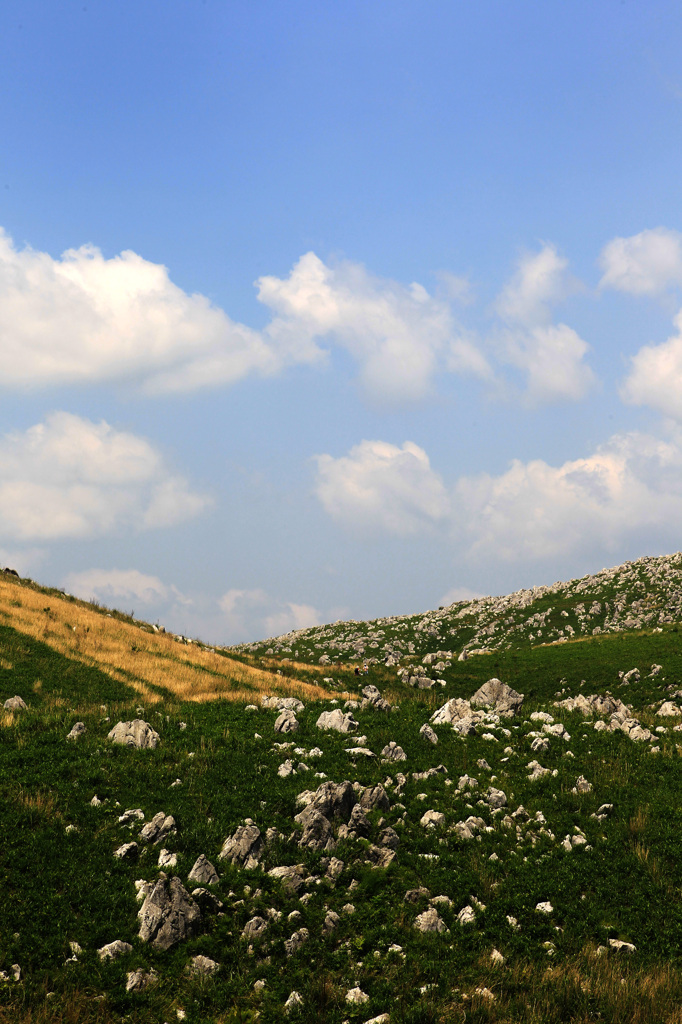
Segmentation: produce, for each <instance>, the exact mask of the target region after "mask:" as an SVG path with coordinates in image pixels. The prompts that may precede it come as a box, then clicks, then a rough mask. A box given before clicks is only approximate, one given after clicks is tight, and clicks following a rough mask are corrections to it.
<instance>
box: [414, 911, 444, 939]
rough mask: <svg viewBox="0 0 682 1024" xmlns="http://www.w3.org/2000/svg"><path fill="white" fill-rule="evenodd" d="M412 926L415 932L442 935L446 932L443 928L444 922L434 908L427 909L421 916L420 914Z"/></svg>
mask: <svg viewBox="0 0 682 1024" xmlns="http://www.w3.org/2000/svg"><path fill="white" fill-rule="evenodd" d="M414 926H415V928H416V929H417V931H420V932H425V933H427V932H437V933H438V934H442V933H443V932H447V931H448V929H447V928H446V927H445V922H444V921H443V919H442V918H441V916H440V915H439V913H438V911H437V910H436V908H435V907H429V909H428V910H425V911H424V913H423V914H420V915H419V917H418V918H417V919H416V921H415V922H414Z"/></svg>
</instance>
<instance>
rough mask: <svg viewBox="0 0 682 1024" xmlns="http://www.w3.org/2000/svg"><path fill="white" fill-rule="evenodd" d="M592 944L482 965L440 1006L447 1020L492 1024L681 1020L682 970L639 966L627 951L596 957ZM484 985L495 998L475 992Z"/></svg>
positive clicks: (677, 1023)
mask: <svg viewBox="0 0 682 1024" xmlns="http://www.w3.org/2000/svg"><path fill="white" fill-rule="evenodd" d="M595 953H596V949H595V948H594V947H591V948H586V949H585V950H583V953H582V955H581V956H579V957H574V958H572V959H570V960H567V961H565V962H564V963H561V964H557V965H549V966H548V967H547V968H546V969H545V970H544V971H543V970H539V969H538V966H537V964H532V963H527V962H521V963H517V964H514V965H511V966H510V967H508V968H504V970H502V971H500V970H495V971H492V970H491V969H490V967H488V968H487V969H486V968H485V967H484V968H483V969H484V975H483V978H482V979H479V980H477V981H475V982H471V981H469V984H467V985H466V987H465V988H463V991H462V993H461V994H458V995H455V998H453V999H452V1000H451V1001H450V1002H449V1003H448V1004H446V1005H445V1006H444V1007H441V1009H440V1015H439V1018H438V1019H439V1020H440V1021H441V1022H443V1024H445V1022H446V1021H447V1022H448V1024H450V1022H454V1021H464V1020H468V1019H469V1015H470V1014H472V1013H473V1012H474V1011H475V1014H476V1016H475V1019H476V1020H477V1021H479V1022H483V1021H486V1022H490V1024H493V1022H494V1024H519V1022H521V1021H523V1022H524V1024H564V1022H567V1021H570V1022H571V1024H594V1021H597V1020H611V1021H618V1022H619V1024H651V1022H653V1021H656V1022H657V1024H659V1022H660V1024H682V972H680V971H679V970H678V969H677V968H676V967H674V966H673V965H671V964H669V963H664V964H660V965H658V966H654V967H647V968H641V969H640V968H637V967H636V965H635V964H634V963H633V961H632V960H631V959H629V958H628V957H627V956H626V955H625V956H624V955H623V954H613V953H607V954H605V955H604V956H601V957H597V956H596V955H595ZM478 986H486V987H487V988H489V989H490V990H492V992H493V993H494V995H495V1000H494V1001H488V1000H486V999H482V998H481V997H476V996H475V994H474V993H475V989H476V988H477V987H478Z"/></svg>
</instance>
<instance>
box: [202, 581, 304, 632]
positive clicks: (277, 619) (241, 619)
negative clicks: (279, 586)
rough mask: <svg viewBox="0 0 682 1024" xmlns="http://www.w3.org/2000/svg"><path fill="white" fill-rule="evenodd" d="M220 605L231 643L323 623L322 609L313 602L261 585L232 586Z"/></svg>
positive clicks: (224, 625)
mask: <svg viewBox="0 0 682 1024" xmlns="http://www.w3.org/2000/svg"><path fill="white" fill-rule="evenodd" d="M219 605H220V609H221V611H222V613H223V620H222V621H223V628H225V629H226V630H227V632H228V635H229V637H230V638H231V639H230V641H229V642H231V643H240V642H246V641H247V640H249V639H252V638H254V639H262V638H265V637H270V636H280V635H281V634H282V633H289V632H290V631H291V630H292V629H305V628H306V627H308V626H318V625H319V624H320V613H319V612H318V611H317V609H316V608H313V607H312V605H306V604H295V603H294V602H292V601H281V600H278V599H277V598H273V597H271V596H270V595H269V594H267V593H266V592H265V591H264V590H260V589H254V590H238V589H232V590H228V591H227V593H225V594H224V595H223V597H222V598H221V599H220V602H219Z"/></svg>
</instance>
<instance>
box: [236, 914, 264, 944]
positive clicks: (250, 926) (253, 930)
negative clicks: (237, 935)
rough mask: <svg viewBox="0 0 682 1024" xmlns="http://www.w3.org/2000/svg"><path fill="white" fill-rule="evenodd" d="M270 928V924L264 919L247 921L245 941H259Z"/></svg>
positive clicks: (244, 933) (244, 930)
mask: <svg viewBox="0 0 682 1024" xmlns="http://www.w3.org/2000/svg"><path fill="white" fill-rule="evenodd" d="M267 927H268V922H267V921H266V920H265V918H263V917H252V918H251V920H250V921H247V922H246V924H245V925H244V929H243V931H242V938H243V939H249V940H251V939H259V938H260V937H261V935H262V934H263V932H264V931H265V930H266V928H267Z"/></svg>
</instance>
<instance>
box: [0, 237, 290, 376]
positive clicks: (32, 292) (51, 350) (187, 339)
mask: <svg viewBox="0 0 682 1024" xmlns="http://www.w3.org/2000/svg"><path fill="white" fill-rule="evenodd" d="M0 311H1V312H0V378H1V379H2V381H3V384H4V386H5V387H7V386H10V387H11V386H16V385H20V386H23V387H27V388H28V387H38V386H45V385H52V384H60V383H65V382H76V383H81V382H82V383H91V382H94V381H102V380H111V379H120V378H136V379H139V380H142V381H144V382H146V384H147V386H148V387H149V388H151V389H152V390H154V389H156V390H169V389H182V390H190V389H192V388H195V387H199V386H201V385H204V384H209V383H210V384H218V383H226V382H227V383H229V382H231V381H233V380H236V379H238V378H240V377H243V376H244V375H245V374H247V373H250V372H261V373H271V372H274V370H276V369H277V368H278V367H279V360H278V357H277V354H276V353H275V352H274V351H273V350H272V349H271V348H270V347H269V346H268V345H267V344H266V343H265V342H264V340H263V338H262V337H261V335H260V334H259V333H258V332H257V331H253V330H251V329H250V328H248V327H245V326H244V325H242V324H235V323H233V322H232V321H231V320H230V319H229V317H228V316H227V315H226V314H225V313H224V312H223V311H222V310H221V309H218V308H216V307H215V306H212V305H211V303H210V302H209V300H208V299H206V298H205V297H204V296H203V295H187V294H186V293H185V292H183V291H182V289H181V288H178V287H177V285H175V284H173V282H172V281H171V280H170V278H169V277H168V271H167V270H166V268H165V267H163V266H161V265H159V264H155V263H150V262H149V261H148V260H145V259H143V258H142V257H141V256H138V255H137V254H136V253H134V252H130V251H127V252H123V253H121V254H120V256H115V257H114V258H113V259H105V258H104V257H103V256H102V253H101V252H100V251H99V249H96V248H95V247H94V246H87V245H86V246H82V247H81V248H79V249H69V250H68V251H67V252H65V253H64V254H63V255H62V257H61V259H52V257H51V256H49V255H48V254H47V253H41V252H35V251H34V250H32V249H28V248H27V249H23V250H21V251H18V250H17V249H15V248H14V246H13V244H12V241H11V239H10V238H8V237H7V235H6V234H4V233H3V232H2V230H1V229H0Z"/></svg>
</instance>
